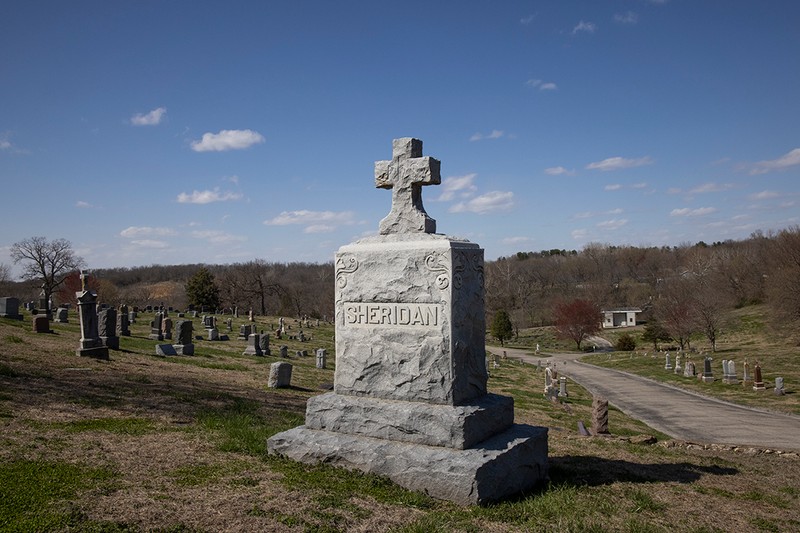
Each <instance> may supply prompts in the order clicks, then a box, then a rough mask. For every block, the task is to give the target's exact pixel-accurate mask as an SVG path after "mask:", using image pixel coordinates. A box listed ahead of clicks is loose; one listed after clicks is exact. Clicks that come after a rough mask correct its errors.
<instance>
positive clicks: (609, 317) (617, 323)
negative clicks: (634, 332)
mask: <svg viewBox="0 0 800 533" xmlns="http://www.w3.org/2000/svg"><path fill="white" fill-rule="evenodd" d="M641 312H642V310H641V309H640V308H638V307H620V308H618V309H603V329H609V328H629V327H633V326H635V325H636V314H637V313H641Z"/></svg>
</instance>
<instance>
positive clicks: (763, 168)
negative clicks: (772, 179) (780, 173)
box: [750, 148, 800, 175]
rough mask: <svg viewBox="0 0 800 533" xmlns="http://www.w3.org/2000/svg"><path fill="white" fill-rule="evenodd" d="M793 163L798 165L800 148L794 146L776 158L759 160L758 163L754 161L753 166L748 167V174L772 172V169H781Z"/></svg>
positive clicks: (799, 162) (799, 163)
mask: <svg viewBox="0 0 800 533" xmlns="http://www.w3.org/2000/svg"><path fill="white" fill-rule="evenodd" d="M795 165H800V148H795V149H794V150H792V151H790V152H788V153H787V154H784V155H782V156H781V157H779V158H778V159H771V160H767V161H759V162H758V163H755V164H754V165H753V168H752V169H750V174H751V175H756V174H766V173H767V172H772V171H773V170H783V169H786V168H789V167H793V166H795Z"/></svg>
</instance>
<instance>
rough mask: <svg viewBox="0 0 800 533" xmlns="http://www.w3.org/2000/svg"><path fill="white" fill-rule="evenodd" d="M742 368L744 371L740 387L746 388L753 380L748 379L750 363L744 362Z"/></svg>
mask: <svg viewBox="0 0 800 533" xmlns="http://www.w3.org/2000/svg"><path fill="white" fill-rule="evenodd" d="M742 367H743V369H744V371H743V374H742V386H743V387H746V386H748V385H749V384H750V383H751V382H752V381H753V378H751V377H750V363H748V362H747V359H745V360H744V364H743V365H742Z"/></svg>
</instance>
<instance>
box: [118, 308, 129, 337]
mask: <svg viewBox="0 0 800 533" xmlns="http://www.w3.org/2000/svg"><path fill="white" fill-rule="evenodd" d="M117 335H118V336H120V337H130V336H131V329H130V317H129V315H128V306H127V305H120V306H119V312H118V313H117Z"/></svg>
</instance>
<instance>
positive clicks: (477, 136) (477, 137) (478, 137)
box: [469, 130, 505, 141]
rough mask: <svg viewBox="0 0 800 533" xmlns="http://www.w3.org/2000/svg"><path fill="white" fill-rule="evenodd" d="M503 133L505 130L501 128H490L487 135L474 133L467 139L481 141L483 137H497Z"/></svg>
mask: <svg viewBox="0 0 800 533" xmlns="http://www.w3.org/2000/svg"><path fill="white" fill-rule="evenodd" d="M504 135H505V132H504V131H503V130H492V131H491V133H489V134H488V135H484V134H483V133H475V134H473V135H472V137H470V138H469V140H470V141H482V140H483V139H499V138H500V137H502V136H504Z"/></svg>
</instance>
